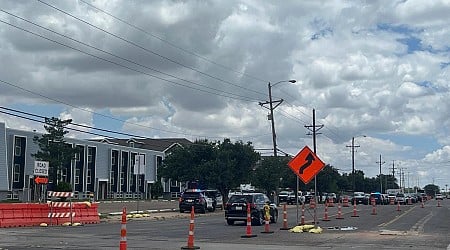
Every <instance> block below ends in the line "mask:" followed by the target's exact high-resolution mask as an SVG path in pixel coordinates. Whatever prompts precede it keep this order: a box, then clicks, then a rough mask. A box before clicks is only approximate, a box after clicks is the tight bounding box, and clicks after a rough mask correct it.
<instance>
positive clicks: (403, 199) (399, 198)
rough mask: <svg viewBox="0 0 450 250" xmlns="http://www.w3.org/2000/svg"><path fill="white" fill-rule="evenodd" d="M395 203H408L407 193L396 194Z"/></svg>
mask: <svg viewBox="0 0 450 250" xmlns="http://www.w3.org/2000/svg"><path fill="white" fill-rule="evenodd" d="M395 203H400V204H406V197H405V194H402V193H398V194H397V195H396V196H395Z"/></svg>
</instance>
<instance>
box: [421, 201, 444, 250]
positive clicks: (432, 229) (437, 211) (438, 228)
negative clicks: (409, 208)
mask: <svg viewBox="0 0 450 250" xmlns="http://www.w3.org/2000/svg"><path fill="white" fill-rule="evenodd" d="M440 205H441V206H440V207H438V206H437V201H433V200H431V201H428V202H427V203H426V206H425V208H427V207H428V206H429V207H430V208H431V213H432V214H433V216H432V217H431V218H430V219H429V220H428V221H427V222H426V223H425V225H424V228H423V231H424V233H427V234H440V233H446V234H447V235H449V232H450V199H444V200H442V201H440ZM449 241H450V240H449ZM449 244H450V242H449Z"/></svg>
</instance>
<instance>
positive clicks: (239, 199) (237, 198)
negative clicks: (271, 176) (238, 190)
mask: <svg viewBox="0 0 450 250" xmlns="http://www.w3.org/2000/svg"><path fill="white" fill-rule="evenodd" d="M252 197H253V196H252V195H233V196H231V197H230V200H229V201H228V202H230V203H249V202H252V200H253V199H252Z"/></svg>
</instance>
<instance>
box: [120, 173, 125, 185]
mask: <svg viewBox="0 0 450 250" xmlns="http://www.w3.org/2000/svg"><path fill="white" fill-rule="evenodd" d="M124 183H125V173H124V172H123V171H122V172H120V185H123V184H124Z"/></svg>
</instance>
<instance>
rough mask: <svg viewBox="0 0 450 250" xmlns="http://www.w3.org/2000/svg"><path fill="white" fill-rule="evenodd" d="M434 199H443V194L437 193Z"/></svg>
mask: <svg viewBox="0 0 450 250" xmlns="http://www.w3.org/2000/svg"><path fill="white" fill-rule="evenodd" d="M435 199H436V200H443V199H444V196H443V195H442V194H441V193H437V194H436V196H435Z"/></svg>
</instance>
